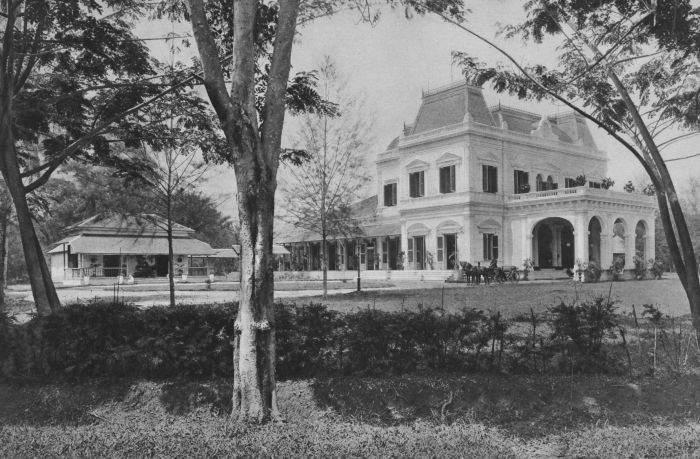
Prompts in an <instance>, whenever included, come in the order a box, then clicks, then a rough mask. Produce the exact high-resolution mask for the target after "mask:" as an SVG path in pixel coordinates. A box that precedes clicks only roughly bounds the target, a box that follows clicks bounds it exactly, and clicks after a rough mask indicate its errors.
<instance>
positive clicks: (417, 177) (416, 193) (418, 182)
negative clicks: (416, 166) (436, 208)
mask: <svg viewBox="0 0 700 459" xmlns="http://www.w3.org/2000/svg"><path fill="white" fill-rule="evenodd" d="M408 188H409V190H408V195H409V196H410V197H412V198H420V197H421V196H424V195H425V173H424V172H423V171H419V172H411V173H410V174H408Z"/></svg>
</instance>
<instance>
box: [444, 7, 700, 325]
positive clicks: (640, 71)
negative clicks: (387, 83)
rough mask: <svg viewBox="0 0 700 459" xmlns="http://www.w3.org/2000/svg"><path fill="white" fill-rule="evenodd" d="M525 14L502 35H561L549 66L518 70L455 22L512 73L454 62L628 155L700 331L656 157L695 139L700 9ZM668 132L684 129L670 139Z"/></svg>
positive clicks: (695, 294) (689, 274) (684, 250)
mask: <svg viewBox="0 0 700 459" xmlns="http://www.w3.org/2000/svg"><path fill="white" fill-rule="evenodd" d="M526 8H527V10H528V13H529V16H528V19H527V20H526V21H525V22H523V23H522V24H518V25H514V26H509V27H507V28H506V29H505V30H506V32H507V35H508V36H511V37H512V36H521V37H523V38H525V39H526V40H534V41H535V42H537V43H539V42H541V41H542V40H543V38H544V37H545V36H553V37H559V38H561V42H560V49H561V54H560V55H559V66H558V67H557V68H556V69H549V68H547V67H546V66H545V65H543V64H542V63H538V64H535V65H533V66H530V67H526V66H524V65H521V64H520V63H519V62H518V61H517V60H516V59H515V58H514V57H513V56H512V55H510V54H509V53H507V52H506V51H505V50H504V49H502V48H500V47H498V46H496V45H495V44H494V43H493V42H491V41H490V40H487V39H485V38H484V37H482V36H480V35H478V34H476V33H474V32H473V31H471V30H470V29H468V28H467V27H465V26H464V25H462V24H458V26H459V27H461V28H462V29H464V30H466V31H468V32H469V33H471V34H472V35H475V36H477V37H478V38H479V39H481V40H483V41H485V42H487V43H489V44H490V45H491V46H493V47H494V48H496V49H497V50H498V51H499V52H501V53H502V54H503V55H504V56H506V57H507V58H508V59H509V60H510V61H511V63H512V64H513V65H514V66H515V67H516V68H517V71H511V70H509V69H507V68H504V67H502V66H495V67H494V66H487V65H485V64H484V63H482V62H480V61H479V60H478V59H475V58H474V57H472V56H470V55H468V54H466V53H456V54H455V59H456V60H457V61H458V62H459V63H460V64H462V65H463V67H464V71H465V75H466V76H467V78H468V79H470V80H472V81H473V82H475V83H476V84H483V83H486V82H489V81H490V82H491V83H492V84H493V86H494V88H495V89H496V90H497V91H499V92H503V91H506V92H509V93H511V94H513V95H517V96H518V97H521V98H528V99H538V100H539V99H542V98H545V97H547V98H553V99H556V100H558V101H560V102H563V103H564V104H565V105H567V106H569V107H570V108H572V109H574V110H575V111H577V112H578V113H580V114H582V115H583V116H585V117H586V118H587V119H589V120H591V121H592V122H593V123H595V124H596V125H597V126H599V127H601V128H602V129H604V130H605V131H606V132H607V133H608V134H609V135H611V136H612V137H613V138H615V139H616V140H617V141H618V142H619V143H620V144H622V145H623V146H624V147H625V148H626V149H627V150H628V151H630V152H631V153H632V154H633V155H634V156H635V158H636V159H637V160H638V161H639V162H640V164H641V165H642V166H643V167H644V169H645V171H646V172H647V174H648V175H649V178H650V179H651V181H652V185H653V188H654V189H655V190H656V193H655V195H656V197H657V202H658V205H659V215H660V217H661V223H662V226H663V228H664V233H665V235H666V240H667V243H668V246H669V252H670V255H671V258H672V259H673V264H674V266H675V267H676V269H677V271H678V275H679V278H680V281H681V284H682V285H683V288H684V289H685V292H686V296H687V298H688V301H689V304H690V310H691V314H692V316H693V322H694V325H695V327H696V329H698V330H700V282H699V280H698V269H697V262H696V258H695V254H694V251H693V244H692V241H691V237H690V232H689V229H688V224H687V221H686V219H685V216H684V214H683V211H682V208H681V203H680V200H679V198H678V194H677V192H676V189H675V186H674V184H673V180H672V178H671V176H670V174H669V172H668V169H667V167H666V164H665V161H664V158H663V157H662V156H661V150H662V149H663V148H664V147H666V146H668V145H670V144H672V143H673V142H675V141H677V140H680V139H682V138H686V137H688V136H691V135H695V134H697V128H698V126H700V123H699V119H698V112H699V111H698V108H697V107H698V106H697V96H698V91H699V90H700V80H699V79H698V78H697V75H698V73H699V71H700V65H699V64H698V55H699V53H700V32H699V29H698V25H699V24H700V10H698V9H692V8H691V6H690V4H689V2H688V1H685V0H680V1H659V2H652V3H648V2H646V1H643V0H623V1H612V0H603V1H599V2H578V1H568V0H567V1H553V0H533V1H531V2H528V3H527V4H526ZM673 129H680V130H683V129H684V130H686V131H689V132H685V133H682V134H680V135H676V136H673V137H669V133H670V132H671V131H672V130H673Z"/></svg>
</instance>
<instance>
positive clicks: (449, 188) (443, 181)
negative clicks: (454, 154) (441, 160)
mask: <svg viewBox="0 0 700 459" xmlns="http://www.w3.org/2000/svg"><path fill="white" fill-rule="evenodd" d="M455 185H456V183H455V165H454V164H452V165H451V166H445V167H441V168H440V193H454V192H455V189H456V186H455Z"/></svg>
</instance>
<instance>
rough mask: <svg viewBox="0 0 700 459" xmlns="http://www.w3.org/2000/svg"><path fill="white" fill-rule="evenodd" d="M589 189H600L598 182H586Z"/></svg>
mask: <svg viewBox="0 0 700 459" xmlns="http://www.w3.org/2000/svg"><path fill="white" fill-rule="evenodd" d="M588 187H589V188H601V185H600V182H588Z"/></svg>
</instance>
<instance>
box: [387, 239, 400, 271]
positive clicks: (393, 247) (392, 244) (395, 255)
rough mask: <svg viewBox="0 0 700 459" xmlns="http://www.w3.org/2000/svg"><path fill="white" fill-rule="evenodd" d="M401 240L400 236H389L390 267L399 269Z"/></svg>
mask: <svg viewBox="0 0 700 459" xmlns="http://www.w3.org/2000/svg"><path fill="white" fill-rule="evenodd" d="M399 241H400V239H399V238H398V237H390V238H389V249H388V257H389V259H388V262H389V269H397V267H398V259H399Z"/></svg>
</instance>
